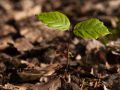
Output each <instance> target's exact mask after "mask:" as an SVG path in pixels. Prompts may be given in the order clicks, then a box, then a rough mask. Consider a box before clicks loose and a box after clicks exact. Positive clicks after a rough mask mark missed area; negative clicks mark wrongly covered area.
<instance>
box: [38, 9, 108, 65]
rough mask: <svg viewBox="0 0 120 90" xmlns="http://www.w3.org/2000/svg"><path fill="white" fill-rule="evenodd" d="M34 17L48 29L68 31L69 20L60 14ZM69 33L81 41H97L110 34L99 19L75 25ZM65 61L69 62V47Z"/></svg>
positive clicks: (42, 14)
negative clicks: (81, 39)
mask: <svg viewBox="0 0 120 90" xmlns="http://www.w3.org/2000/svg"><path fill="white" fill-rule="evenodd" d="M36 17H37V19H38V20H40V21H42V22H43V23H44V24H45V25H47V26H48V27H50V28H53V29H56V30H60V31H66V30H70V20H69V19H68V17H67V16H66V15H64V14H63V13H61V12H58V11H54V12H43V13H40V14H38V15H36ZM70 33H73V34H74V35H75V36H77V37H82V38H83V39H98V38H99V37H103V36H105V35H107V34H109V33H110V32H109V31H108V29H107V27H106V26H105V25H104V24H103V22H101V21H100V20H99V19H97V18H91V19H88V20H85V21H81V22H79V23H77V24H76V25H75V27H74V28H73V29H72V32H70ZM68 44H69V43H68ZM67 61H68V62H69V46H68V57H67ZM68 64H69V63H68Z"/></svg>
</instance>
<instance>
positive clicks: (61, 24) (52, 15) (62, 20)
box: [37, 11, 70, 31]
mask: <svg viewBox="0 0 120 90" xmlns="http://www.w3.org/2000/svg"><path fill="white" fill-rule="evenodd" d="M37 18H38V19H39V20H41V21H42V22H43V23H44V24H46V25H47V26H48V27H50V28H54V29H58V30H62V31H64V30H68V29H69V28H70V21H69V19H68V18H67V16H65V15H64V14H63V13H60V12H58V11H55V12H44V13H40V14H39V15H37Z"/></svg>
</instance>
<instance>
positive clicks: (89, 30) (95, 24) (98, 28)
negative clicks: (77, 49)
mask: <svg viewBox="0 0 120 90" xmlns="http://www.w3.org/2000/svg"><path fill="white" fill-rule="evenodd" d="M73 33H74V34H75V35H76V36H78V37H82V38H86V39H97V38H99V37H102V36H105V35H107V34H109V33H110V32H109V31H108V29H107V27H106V26H105V25H104V24H103V22H101V21H100V20H99V19H96V18H91V19H88V20H85V21H82V22H80V23H78V24H77V25H76V26H75V27H74V30H73Z"/></svg>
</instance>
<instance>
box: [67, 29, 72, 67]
mask: <svg viewBox="0 0 120 90" xmlns="http://www.w3.org/2000/svg"><path fill="white" fill-rule="evenodd" d="M69 34H70V35H69V38H68V42H67V69H68V68H69V65H70V54H69V52H70V42H71V37H72V30H71V29H70V30H69Z"/></svg>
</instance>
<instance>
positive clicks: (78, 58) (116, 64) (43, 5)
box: [0, 0, 120, 90]
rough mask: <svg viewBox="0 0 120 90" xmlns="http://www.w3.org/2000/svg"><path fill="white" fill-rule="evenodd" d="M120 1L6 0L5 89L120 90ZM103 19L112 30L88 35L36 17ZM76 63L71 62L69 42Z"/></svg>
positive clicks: (0, 66)
mask: <svg viewBox="0 0 120 90" xmlns="http://www.w3.org/2000/svg"><path fill="white" fill-rule="evenodd" d="M119 8H120V1H119V0H106V1H104V0H63V1H62V0H0V90H120V24H119V15H120V9H119ZM47 11H61V12H63V13H64V14H66V15H67V16H68V17H69V18H70V21H71V27H74V25H75V24H76V23H77V22H80V21H82V20H86V19H88V18H91V17H94V18H99V19H100V20H101V21H103V22H104V24H105V25H106V26H107V27H108V28H109V29H110V31H111V32H112V34H111V35H109V36H107V37H106V38H107V39H108V41H107V43H106V40H105V39H103V38H100V39H98V40H83V39H82V38H78V37H75V36H74V35H70V34H69V32H68V31H65V32H62V31H57V30H52V29H50V28H48V27H47V26H45V25H44V24H43V23H42V22H41V21H38V20H37V19H36V17H35V15H36V14H39V13H41V12H47ZM69 38H71V41H70V43H69V49H70V62H69V65H67V44H68V41H69Z"/></svg>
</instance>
